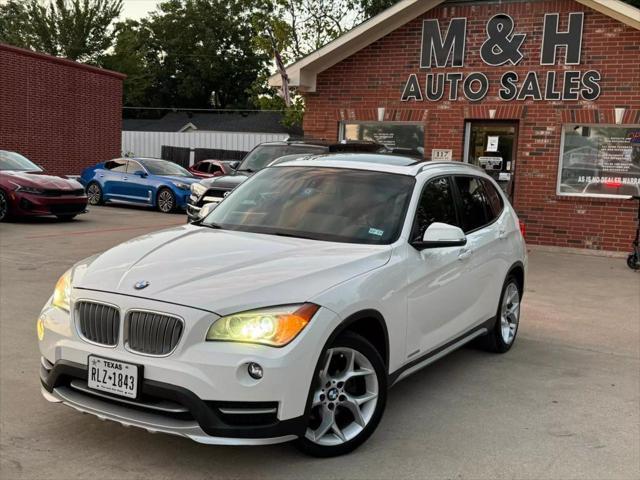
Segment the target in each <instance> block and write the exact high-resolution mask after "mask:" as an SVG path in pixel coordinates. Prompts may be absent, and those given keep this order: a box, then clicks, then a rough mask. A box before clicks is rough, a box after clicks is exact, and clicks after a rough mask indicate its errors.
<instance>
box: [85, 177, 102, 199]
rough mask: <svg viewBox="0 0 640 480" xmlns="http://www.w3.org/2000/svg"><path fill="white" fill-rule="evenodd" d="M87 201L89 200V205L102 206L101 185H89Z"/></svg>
mask: <svg viewBox="0 0 640 480" xmlns="http://www.w3.org/2000/svg"><path fill="white" fill-rule="evenodd" d="M87 199H88V200H89V205H101V204H102V202H103V199H102V188H100V185H98V184H97V183H95V182H93V183H90V184H89V186H88V187H87Z"/></svg>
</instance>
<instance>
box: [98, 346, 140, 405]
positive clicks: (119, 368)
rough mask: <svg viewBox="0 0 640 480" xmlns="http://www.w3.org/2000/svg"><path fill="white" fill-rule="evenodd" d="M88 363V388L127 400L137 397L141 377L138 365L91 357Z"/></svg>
mask: <svg viewBox="0 0 640 480" xmlns="http://www.w3.org/2000/svg"><path fill="white" fill-rule="evenodd" d="M88 363H89V364H88V370H87V373H88V375H87V384H88V386H89V388H93V389H94V390H100V391H102V392H108V393H112V394H114V395H120V396H122V397H128V398H136V397H137V396H138V381H139V379H140V377H142V375H140V366H139V365H134V364H132V363H125V362H119V361H117V360H109V359H108V358H101V357H94V356H93V355H90V356H89V362H88Z"/></svg>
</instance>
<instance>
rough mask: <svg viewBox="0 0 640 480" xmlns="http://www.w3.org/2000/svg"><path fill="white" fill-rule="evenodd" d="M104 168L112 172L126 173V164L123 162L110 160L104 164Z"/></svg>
mask: <svg viewBox="0 0 640 480" xmlns="http://www.w3.org/2000/svg"><path fill="white" fill-rule="evenodd" d="M104 168H106V169H107V170H111V171H112V172H122V173H125V172H126V171H127V162H126V161H124V160H110V161H108V162H106V163H105V164H104Z"/></svg>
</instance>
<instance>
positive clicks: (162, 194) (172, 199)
mask: <svg viewBox="0 0 640 480" xmlns="http://www.w3.org/2000/svg"><path fill="white" fill-rule="evenodd" d="M175 208H176V196H175V195H174V194H173V192H172V191H171V190H169V189H168V188H162V189H160V191H159V192H158V210H160V211H161V212H162V213H171V212H173V210H174V209H175Z"/></svg>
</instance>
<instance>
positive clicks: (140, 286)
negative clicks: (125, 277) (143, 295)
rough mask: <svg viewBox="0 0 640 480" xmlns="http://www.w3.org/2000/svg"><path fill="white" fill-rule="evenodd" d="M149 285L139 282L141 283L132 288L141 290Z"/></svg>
mask: <svg viewBox="0 0 640 480" xmlns="http://www.w3.org/2000/svg"><path fill="white" fill-rule="evenodd" d="M150 284H151V282H148V281H147V280H141V281H139V282H137V283H136V284H135V285H134V286H133V288H135V289H136V290H142V289H144V288H147V287H148V286H149V285H150Z"/></svg>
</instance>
